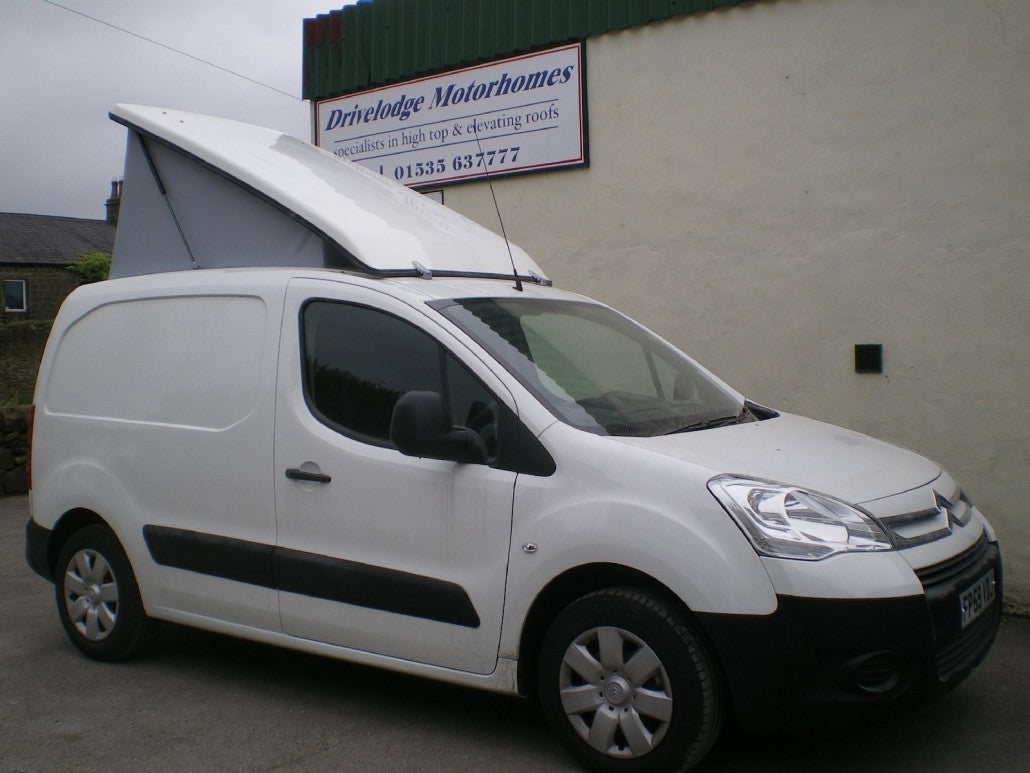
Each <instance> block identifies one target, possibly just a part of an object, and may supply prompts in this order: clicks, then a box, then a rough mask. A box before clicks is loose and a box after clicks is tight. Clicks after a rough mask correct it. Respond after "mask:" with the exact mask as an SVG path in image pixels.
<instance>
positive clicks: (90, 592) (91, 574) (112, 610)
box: [64, 549, 118, 641]
mask: <svg viewBox="0 0 1030 773" xmlns="http://www.w3.org/2000/svg"><path fill="white" fill-rule="evenodd" d="M64 604H65V606H66V607H67V609H68V617H69V618H71V621H72V625H74V626H75V628H76V630H78V632H79V633H80V634H82V635H83V636H84V637H86V638H87V639H89V640H90V641H100V640H102V639H106V638H107V636H108V635H109V634H110V633H111V631H112V630H113V629H114V624H115V621H116V620H117V619H118V583H117V581H116V580H115V577H114V572H112V571H111V567H110V565H109V564H108V563H107V559H105V558H104V557H103V556H102V555H100V554H99V553H98V552H96V551H95V550H89V549H83V550H80V551H79V552H78V553H76V554H75V555H74V556H72V560H71V561H70V562H69V563H68V571H66V572H65V574H64Z"/></svg>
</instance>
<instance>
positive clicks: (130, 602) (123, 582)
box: [54, 524, 158, 660]
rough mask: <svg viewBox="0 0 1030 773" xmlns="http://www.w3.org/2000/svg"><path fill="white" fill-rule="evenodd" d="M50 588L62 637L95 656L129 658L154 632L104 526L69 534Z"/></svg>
mask: <svg viewBox="0 0 1030 773" xmlns="http://www.w3.org/2000/svg"><path fill="white" fill-rule="evenodd" d="M54 591H55V594H56V601H57V614H58V616H59V617H60V618H61V624H62V625H63V626H64V630H65V632H66V633H67V634H68V638H69V639H71V640H72V643H73V644H74V645H75V646H76V647H78V648H79V650H81V651H82V652H83V653H84V654H86V655H88V656H89V657H91V658H94V659H95V660H123V659H125V658H128V657H131V656H132V655H135V654H136V653H138V652H140V651H141V650H143V649H144V648H145V647H146V646H147V645H148V644H149V643H150V642H151V641H152V640H153V637H154V635H155V633H156V632H157V626H158V624H157V622H156V621H154V620H151V619H150V618H148V617H147V616H146V613H145V612H144V611H143V602H142V600H141V599H140V595H139V588H138V587H137V585H136V577H135V576H134V575H133V573H132V567H131V566H130V565H129V559H128V557H127V556H126V555H125V551H124V550H123V549H122V546H121V545H120V544H119V543H118V539H117V538H116V537H115V536H114V533H113V532H112V531H111V530H110V529H108V528H107V527H106V526H101V525H99V524H94V525H90V526H86V527H84V528H82V529H79V530H78V531H77V532H75V533H74V534H72V536H71V537H70V538H69V539H68V541H67V542H66V543H65V544H64V547H63V548H62V549H61V553H60V555H59V556H58V558H57V566H56V571H55V574H54Z"/></svg>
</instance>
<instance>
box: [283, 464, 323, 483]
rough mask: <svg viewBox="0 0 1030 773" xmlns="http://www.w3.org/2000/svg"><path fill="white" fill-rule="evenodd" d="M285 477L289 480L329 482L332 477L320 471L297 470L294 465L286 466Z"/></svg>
mask: <svg viewBox="0 0 1030 773" xmlns="http://www.w3.org/2000/svg"><path fill="white" fill-rule="evenodd" d="M286 477H287V478H289V479H290V480H307V481H311V482H312V483H329V482H330V481H332V478H331V477H329V476H328V475H326V474H325V473H322V472H308V471H307V470H299V469H297V468H296V467H287V468H286Z"/></svg>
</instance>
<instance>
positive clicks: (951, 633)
mask: <svg viewBox="0 0 1030 773" xmlns="http://www.w3.org/2000/svg"><path fill="white" fill-rule="evenodd" d="M992 570H993V572H994V578H995V596H994V600H993V601H992V602H991V604H990V605H989V606H988V607H987V608H986V609H985V610H984V611H983V613H982V614H981V615H980V616H979V617H978V618H976V619H975V620H973V621H972V622H971V623H969V624H968V625H967V626H966V627H965V628H962V625H961V610H960V602H959V597H960V595H961V594H962V592H963V591H965V590H966V589H967V588H969V587H970V586H972V585H973V584H974V583H975V582H976V581H977V580H978V579H980V578H982V577H983V576H984V575H985V574H987V573H988V572H990V571H992ZM916 574H917V576H918V577H919V580H920V582H921V583H922V586H923V594H922V595H919V596H907V597H902V598H886V599H817V598H801V597H797V596H785V595H781V596H778V601H779V605H778V608H777V610H776V612H774V613H773V614H771V615H766V616H750V615H714V614H703V615H699V616H698V617H699V620H700V622H701V624H702V626H703V627H704V629H705V631H706V632H707V634H708V636H709V637H710V639H711V641H712V643H713V645H714V647H715V650H716V652H717V653H718V657H719V659H720V661H721V664H722V667H723V673H724V675H725V677H726V681H727V684H728V687H729V691H730V694H731V697H732V700H733V704H734V707H735V710H736V714H737V718H738V720H739V722H740V724H741V725H742V726H743V727H744V728H746V729H748V730H751V731H768V730H778V729H788V728H790V727H791V726H795V727H796V724H797V723H798V722H801V721H804V722H811V721H813V719H829V720H832V719H839V718H842V717H846V716H850V715H852V714H854V713H861V712H867V711H869V710H875V711H882V710H884V708H885V707H887V706H891V705H898V704H900V705H904V704H908V703H910V702H912V701H915V700H918V699H920V698H925V697H928V696H931V695H934V694H939V693H942V692H944V691H946V690H948V689H951V688H952V687H954V686H955V685H957V684H958V683H959V682H961V681H962V680H963V679H964V678H965V677H966V676H967V675H968V674H969V672H970V671H971V670H972V669H973V668H974V667H975V666H976V665H977V664H978V663H980V661H982V660H983V658H984V656H985V655H986V654H987V652H988V650H989V649H990V647H991V645H992V644H993V642H994V637H995V635H996V633H997V630H998V625H999V623H1000V622H1001V605H1002V577H1001V557H1000V551H999V549H998V546H997V544H996V543H992V542H988V541H987V539H986V538H981V539H980V540H979V541H978V542H977V543H975V544H974V545H973V546H972V547H971V548H969V549H968V550H966V551H964V552H963V553H961V554H959V555H957V556H955V557H953V558H950V559H948V560H947V561H943V562H941V563H939V564H936V565H934V566H930V567H927V568H925V569H920V570H918V571H917V573H916Z"/></svg>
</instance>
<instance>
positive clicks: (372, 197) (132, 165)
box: [111, 105, 543, 278]
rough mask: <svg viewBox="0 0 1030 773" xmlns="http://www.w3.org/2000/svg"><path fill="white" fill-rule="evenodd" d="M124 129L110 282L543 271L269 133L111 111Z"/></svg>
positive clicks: (387, 184) (337, 162)
mask: <svg viewBox="0 0 1030 773" xmlns="http://www.w3.org/2000/svg"><path fill="white" fill-rule="evenodd" d="M111 118H112V120H114V121H117V122H118V123H121V124H124V125H125V126H126V127H128V129H129V134H128V139H127V144H126V157H125V187H124V189H123V194H122V203H121V213H120V215H119V221H118V232H117V236H116V239H115V247H114V257H113V260H112V266H111V276H112V277H121V276H132V275H136V274H150V273H156V272H159V271H178V270H185V269H191V268H226V267H237V266H311V267H316V266H317V267H329V268H341V269H349V270H354V271H360V272H363V273H367V274H371V275H374V276H415V275H418V274H420V273H423V274H424V270H429V271H431V272H433V273H436V274H439V275H443V276H448V275H449V276H497V277H502V276H507V277H510V276H512V274H513V269H512V262H513V261H514V263H515V265H516V266H517V268H518V273H519V274H520V275H521V276H522V277H523V278H531V277H534V275H536V277H540V276H542V274H543V272H542V271H541V270H540V268H539V267H538V266H537V265H536V263H534V262H533V260H532V259H531V258H530V257H529V256H528V255H526V253H525V252H523V251H522V250H521V249H519V248H518V247H516V246H514V245H512V246H511V256H510V257H509V253H508V246H507V245H506V244H505V241H504V239H502V238H501V237H500V236H498V235H496V234H495V233H493V232H492V231H490V230H488V229H486V228H483V227H482V226H480V225H478V224H476V223H474V222H472V221H471V220H469V219H468V218H466V217H464V216H462V215H459V214H458V213H457V212H455V211H454V210H452V209H448V208H447V207H445V206H443V205H441V204H438V203H436V202H435V201H433V200H431V199H429V198H427V197H425V196H423V195H421V194H418V193H415V192H414V191H411V190H408V189H407V188H405V187H404V186H402V185H400V184H398V183H395V182H393V181H392V180H388V179H386V178H385V177H383V176H381V175H378V174H376V173H375V172H372V171H370V170H367V169H365V168H364V167H361V166H358V165H357V164H353V163H351V162H349V161H345V160H342V159H338V158H337V157H335V156H333V155H332V154H331V153H328V152H327V151H324V150H322V149H320V148H316V147H315V146H314V145H311V144H309V143H307V142H303V141H301V140H299V139H296V138H295V137H291V136H289V135H287V134H283V133H282V132H278V131H275V130H272V129H264V128H261V127H258V126H251V125H250V124H244V123H239V122H237V121H230V120H226V119H222V118H213V117H211V116H205V115H197V114H195V113H186V112H181V111H177V110H165V109H162V108H156V107H143V106H139V105H116V106H115V107H114V109H113V110H112V111H111Z"/></svg>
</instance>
